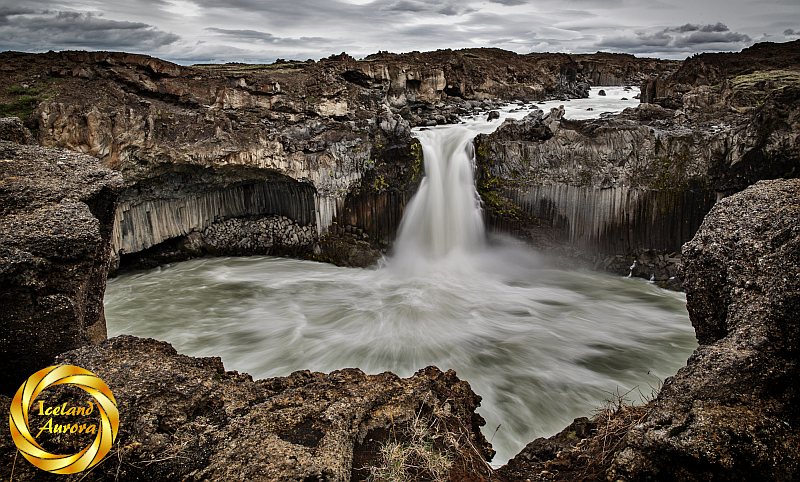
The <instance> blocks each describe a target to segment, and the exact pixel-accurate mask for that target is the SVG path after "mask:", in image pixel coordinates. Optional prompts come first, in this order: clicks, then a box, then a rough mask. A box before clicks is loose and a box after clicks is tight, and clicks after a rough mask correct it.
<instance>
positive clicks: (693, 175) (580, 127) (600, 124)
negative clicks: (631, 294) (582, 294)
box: [476, 45, 800, 287]
mask: <svg viewBox="0 0 800 482" xmlns="http://www.w3.org/2000/svg"><path fill="white" fill-rule="evenodd" d="M751 50H752V51H751ZM788 50H790V49H789V47H788V46H787V45H779V46H774V45H772V46H771V45H766V46H757V47H753V48H752V49H747V50H745V51H744V52H742V53H741V54H725V55H723V56H722V57H721V59H722V60H718V61H719V62H720V67H719V68H717V69H715V70H713V71H714V72H717V73H716V74H714V75H711V74H708V75H706V76H705V77H697V78H698V79H701V78H703V79H713V80H714V81H716V82H719V79H720V78H725V79H726V80H725V81H724V82H720V83H719V84H717V85H715V86H710V85H699V86H696V87H695V86H694V84H692V85H690V86H689V87H688V88H687V90H686V92H685V93H684V94H682V96H680V105H679V107H680V108H679V109H674V108H668V107H675V105H674V104H675V97H669V98H670V99H672V100H671V101H669V102H662V104H663V105H658V104H642V105H640V106H639V107H638V108H637V109H627V110H626V111H625V112H623V113H622V114H621V115H619V116H616V117H612V118H601V119H598V120H585V121H570V120H569V119H561V120H559V121H558V122H553V121H552V118H553V117H552V116H551V120H550V121H549V122H547V123H543V122H542V121H541V120H540V119H539V118H538V117H536V116H532V117H530V118H528V119H526V120H524V121H522V122H508V123H507V124H506V125H504V126H502V127H501V128H500V129H498V130H497V131H496V132H495V133H493V134H491V135H488V136H479V138H478V139H476V152H477V154H478V156H477V157H478V183H479V184H478V188H479V191H480V192H481V195H482V197H483V200H484V205H485V206H486V208H487V209H486V212H487V220H488V221H489V223H490V225H493V226H494V227H495V228H497V229H501V230H506V231H511V232H514V233H516V234H518V235H521V236H523V237H526V238H528V239H532V240H533V241H534V242H535V244H537V245H539V246H541V247H548V248H550V247H556V248H557V249H558V251H559V252H561V253H562V254H567V255H569V256H578V257H581V258H584V259H587V260H589V261H591V262H592V263H593V264H594V265H595V266H596V267H600V268H605V269H608V270H611V271H613V272H617V273H620V274H628V273H629V272H630V273H631V274H633V275H636V276H642V277H645V278H652V279H654V280H656V281H660V282H664V283H667V282H670V280H672V281H673V282H671V283H669V284H671V285H673V286H675V287H679V285H680V283H679V279H678V265H677V263H678V262H679V260H680V247H681V245H682V244H683V243H684V242H686V241H688V240H689V239H690V238H691V237H692V235H693V234H694V233H695V231H696V230H697V228H698V227H699V225H700V222H701V221H702V219H703V216H704V215H705V213H706V212H708V209H709V208H710V207H711V205H712V204H713V202H714V201H715V200H716V199H719V198H721V197H724V196H727V195H730V194H732V193H735V192H738V191H740V190H742V189H744V188H745V187H747V186H749V185H751V184H752V183H754V182H756V181H758V180H761V179H775V178H781V177H797V176H800V138H799V137H798V135H797V133H798V132H800V88H798V83H797V80H800V63H797V60H796V58H797V56H796V53H792V54H788V53H786V52H787V51H788ZM754 52H755V53H758V55H764V56H765V57H767V58H770V59H772V60H771V61H766V60H765V61H764V62H761V63H759V62H753V63H751V64H750V65H749V67H748V66H747V64H746V63H745V61H744V60H746V59H748V58H750V57H752V56H753V55H754ZM767 54H769V55H767ZM703 58H704V57H703V56H699V57H697V58H693V59H690V60H689V61H687V63H686V64H685V65H684V66H683V67H682V68H681V70H680V71H678V72H677V73H675V74H674V75H673V77H674V78H675V79H678V78H684V77H686V76H687V75H688V74H687V73H686V72H685V70H690V69H689V66H691V65H695V64H697V62H699V60H696V59H701V60H702V59H703ZM711 58H715V59H716V58H717V57H711ZM765 62H766V63H765ZM769 62H771V63H769ZM727 63H729V64H730V65H728V64H727ZM773 64H774V65H773ZM702 65H706V64H702ZM726 65H728V66H727V67H725V68H724V69H723V68H722V67H724V66H726ZM770 65H772V66H773V67H774V66H778V67H780V69H779V70H769V71H755V72H754V71H753V69H759V68H767V67H769V66H770ZM747 68H749V69H750V70H749V71H748V70H745V69H747ZM697 70H703V69H701V68H699V67H698V68H697ZM720 72H721V73H720ZM726 72H727V73H726ZM747 72H750V73H747ZM698 75H699V74H698ZM725 75H728V77H725ZM709 81H710V80H709ZM697 82H701V80H697ZM675 85H677V84H675ZM680 85H689V84H680ZM676 88H677V87H676ZM681 89H682V88H681ZM679 90H680V89H679ZM643 95H644V94H643ZM648 96H649V94H647V95H645V97H648ZM643 100H644V99H643ZM651 100H652V99H651ZM665 106H666V107H665ZM545 124H546V125H545ZM634 260H635V261H636V263H633V261H634Z"/></svg>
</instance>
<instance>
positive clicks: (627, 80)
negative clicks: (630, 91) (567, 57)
mask: <svg viewBox="0 0 800 482" xmlns="http://www.w3.org/2000/svg"><path fill="white" fill-rule="evenodd" d="M572 58H573V59H575V63H576V64H577V69H578V73H579V74H580V75H581V76H582V77H583V78H584V79H586V81H587V82H589V83H591V84H592V85H640V84H641V83H642V82H643V81H645V80H648V79H649V78H650V77H666V76H668V75H670V74H672V73H674V72H675V71H676V70H678V68H680V66H681V62H680V61H677V60H663V59H648V58H640V57H635V56H633V55H631V54H612V53H605V52H597V53H595V54H582V55H573V56H572Z"/></svg>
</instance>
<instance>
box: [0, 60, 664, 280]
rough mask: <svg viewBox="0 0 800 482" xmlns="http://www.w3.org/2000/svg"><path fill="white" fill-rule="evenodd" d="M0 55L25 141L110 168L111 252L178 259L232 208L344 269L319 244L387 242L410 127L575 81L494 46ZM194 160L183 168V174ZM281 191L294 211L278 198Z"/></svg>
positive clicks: (571, 73)
mask: <svg viewBox="0 0 800 482" xmlns="http://www.w3.org/2000/svg"><path fill="white" fill-rule="evenodd" d="M0 59H2V62H3V64H4V66H5V68H4V69H3V71H2V72H0V78H2V80H3V82H4V83H5V84H7V85H10V86H13V87H14V88H13V89H9V90H8V91H6V92H0V102H2V103H4V104H5V105H7V106H11V107H13V106H17V105H19V106H20V109H19V110H20V112H19V116H20V117H22V118H23V119H24V120H25V122H26V124H27V125H28V126H29V127H30V128H31V129H32V130H33V132H34V135H35V138H36V139H37V141H38V142H39V143H41V144H42V145H44V146H52V147H64V148H68V149H70V150H73V151H77V152H81V153H85V154H89V155H92V156H95V157H97V158H99V159H101V160H102V161H103V163H104V164H105V165H107V166H109V167H111V168H113V169H116V170H119V171H120V172H121V173H122V175H123V177H124V179H125V183H126V186H127V189H126V190H125V192H124V193H123V196H122V198H123V199H122V202H121V203H120V207H119V211H118V212H117V214H116V220H117V226H116V228H115V232H114V233H115V234H114V237H113V240H114V250H115V253H116V255H117V256H118V257H120V258H121V259H122V261H123V262H125V259H126V257H128V256H129V255H133V254H135V253H141V254H142V256H144V255H146V254H147V253H151V251H150V250H151V249H152V248H154V247H157V246H159V245H162V244H163V245H164V246H162V247H163V248H164V249H162V251H170V252H172V253H173V254H174V255H176V256H178V257H181V256H188V255H194V254H196V250H194V251H192V249H189V250H188V251H186V250H184V252H183V255H181V254H180V251H182V250H183V248H182V247H185V246H189V245H190V244H192V245H194V246H195V248H196V247H197V246H196V244H197V243H187V241H188V239H187V237H188V236H190V235H191V234H192V233H202V231H204V230H205V229H208V228H209V227H210V226H211V225H212V224H214V223H217V222H222V221H225V220H227V219H230V218H232V217H261V218H267V217H273V216H286V217H288V218H289V219H291V220H292V222H293V223H295V224H296V225H297V226H298V228H304V227H306V226H313V231H315V236H316V238H317V239H315V241H314V243H310V244H309V245H308V246H304V247H303V249H301V250H300V251H302V252H303V253H304V254H302V256H307V257H312V258H313V257H317V258H319V259H325V260H328V261H333V262H339V263H343V264H353V263H354V262H355V260H354V259H349V258H352V256H347V257H346V258H348V259H337V256H336V255H335V253H336V251H337V249H338V248H342V247H345V246H347V247H349V248H348V249H350V250H351V251H352V250H354V252H355V251H358V250H359V249H362V248H363V249H365V250H367V251H369V253H371V254H370V255H369V256H367V257H366V258H365V259H364V260H362V261H363V262H367V263H368V262H369V258H372V259H373V260H374V258H375V256H376V254H377V253H378V252H379V251H380V250H385V249H386V248H387V246H388V245H389V243H390V242H391V240H392V239H393V237H394V233H395V231H396V229H397V224H398V223H399V219H400V217H401V216H402V211H403V208H404V206H405V203H406V202H407V201H408V199H409V198H410V196H411V194H412V193H413V192H414V190H415V188H416V185H417V183H418V182H419V179H420V177H421V174H422V162H421V157H420V153H419V149H418V148H416V147H415V143H414V141H413V140H412V139H411V137H410V128H411V127H412V126H415V125H435V124H441V123H448V122H455V121H456V120H457V118H458V117H457V116H458V115H464V114H467V113H470V112H474V111H476V110H486V109H489V108H492V107H494V106H496V105H497V102H500V101H507V100H511V99H525V100H540V99H548V98H569V97H580V96H585V95H586V92H587V89H588V82H587V80H586V78H585V76H584V74H583V73H582V70H581V67H580V65H579V64H578V63H576V62H575V61H574V59H573V58H572V57H570V56H569V55H564V54H530V55H518V54H515V53H512V52H506V51H502V50H497V49H469V50H458V51H451V50H441V51H436V52H426V53H419V52H412V53H409V54H399V55H397V54H388V53H379V54H376V55H372V56H369V57H367V58H366V59H364V60H361V61H356V60H354V59H353V58H351V57H350V56H348V55H346V54H342V55H337V56H332V57H330V58H328V59H323V60H321V61H319V62H313V61H308V62H277V63H275V64H271V65H259V66H249V65H243V64H224V65H198V66H193V67H181V66H178V65H175V64H171V63H169V62H165V61H161V60H158V59H154V58H151V57H146V56H140V55H132V54H124V53H107V52H99V53H97V52H95V53H88V52H60V53H47V54H21V53H13V52H6V53H3V54H0ZM587 59H589V57H587ZM588 61H589V60H586V59H584V62H588ZM624 61H625V65H628V64H631V63H636V62H637V60H631V59H627V58H626V59H624ZM652 62H653V61H650V60H647V61H642V65H645V64H646V65H650V64H651V63H652ZM665 64H666V62H665ZM587 65H588V64H587ZM594 69H595V70H593V72H594V71H596V68H594ZM617 70H620V71H625V72H627V71H628V70H630V69H629V68H628V67H624V68H623V67H620V68H619V69H617ZM615 71H616V70H615ZM23 94H24V95H23ZM21 96H23V97H24V100H25V102H22V100H21V99H22V97H21ZM28 100H30V102H29V101H28ZM200 170H204V173H203V174H202V175H199V174H198V176H199V178H198V177H197V176H195V177H192V176H189V175H187V174H186V173H187V171H192V172H194V173H195V174H196V173H197V172H199V171H200ZM181 176H182V179H183V180H184V181H185V182H186V183H187V184H194V183H196V184H197V185H198V186H197V187H198V189H196V190H195V191H192V190H191V189H188V190H186V191H185V192H184V191H180V190H177V191H176V190H175V189H174V188H173V186H172V183H173V180H172V179H173V178H174V177H178V178H181ZM273 183H277V184H278V185H276V186H274V187H273V186H271V184H273ZM293 183H294V184H293ZM245 186H249V187H245ZM200 190H202V191H203V192H202V193H201V192H199V191H200ZM162 191H163V192H162ZM255 191H258V192H259V193H260V194H255ZM270 196H273V198H271V200H267V198H268V197H270ZM274 196H279V197H281V196H284V197H282V199H277V198H274ZM296 201H298V202H299V206H298V207H297V208H296V209H299V210H300V211H302V213H298V212H294V210H295V208H289V207H288V206H289V205H290V204H294V203H295V202H296ZM227 204H230V206H227ZM309 204H313V209H314V214H313V216H312V218H313V219H312V220H310V221H309V220H308V219H307V210H306V207H307V206H308V205H309ZM195 237H196V236H195ZM315 244H316V245H315ZM176 246H180V247H179V248H178V249H175V248H176ZM337 247H338V248H337ZM162 254H163V253H162ZM167 258H168V257H167ZM167 258H162V259H164V260H166V259H167Z"/></svg>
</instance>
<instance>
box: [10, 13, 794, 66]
mask: <svg viewBox="0 0 800 482" xmlns="http://www.w3.org/2000/svg"><path fill="white" fill-rule="evenodd" d="M797 38H800V0H652V1H650V0H537V1H525V0H485V1H471V0H439V1H435V2H434V1H424V0H230V1H222V0H79V1H59V0H24V1H21V0H0V51H3V50H20V51H28V52H43V51H47V50H65V49H70V50H122V51H126V52H137V53H144V54H149V55H153V56H156V57H161V58H164V59H168V60H172V61H175V62H178V63H182V64H189V63H196V62H228V61H244V62H271V61H273V60H275V59H276V58H285V59H307V58H313V59H319V58H321V57H327V56H328V55H330V54H333V53H339V52H343V51H346V52H348V53H350V54H351V55H353V56H355V57H361V56H364V55H366V54H369V53H373V52H376V51H378V50H388V51H391V52H407V51H411V50H422V51H424V50H435V49H440V48H465V47H499V48H503V49H507V50H513V51H516V52H520V53H527V52H545V51H549V52H575V53H580V52H595V51H598V50H603V51H610V52H629V53H634V54H637V55H640V56H654V57H666V58H678V59H681V58H685V57H686V56H688V55H691V54H693V53H695V52H707V51H731V50H733V51H736V50H740V49H742V48H744V47H747V46H749V45H751V44H753V43H754V42H759V41H765V40H766V41H776V42H782V41H786V40H794V39H797Z"/></svg>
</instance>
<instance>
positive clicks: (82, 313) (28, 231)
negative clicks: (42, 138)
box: [0, 121, 122, 394]
mask: <svg viewBox="0 0 800 482" xmlns="http://www.w3.org/2000/svg"><path fill="white" fill-rule="evenodd" d="M3 123H6V121H3ZM121 187H122V179H121V176H120V175H119V174H118V173H115V172H113V171H111V170H109V169H106V168H103V167H102V166H101V165H100V163H99V162H98V161H97V160H96V159H94V158H91V157H89V156H85V155H80V154H75V153H71V152H67V151H62V150H51V149H44V148H41V147H34V146H27V145H21V144H15V143H11V142H8V141H2V140H0V305H1V306H2V307H3V308H2V310H0V353H3V358H4V367H5V369H4V370H3V372H2V374H0V393H6V394H8V393H11V392H13V391H16V389H17V388H18V387H19V385H20V384H21V383H22V381H23V380H24V379H25V378H27V377H28V376H29V375H30V374H32V373H33V372H34V371H36V370H39V369H41V368H42V366H43V365H42V363H47V362H48V361H49V360H52V359H53V357H54V356H55V355H57V354H59V353H61V352H63V351H65V350H68V349H71V348H77V347H79V346H82V345H84V344H87V343H90V342H97V341H101V340H104V339H105V338H106V324H105V317H104V316H103V292H104V291H105V285H106V275H107V273H108V262H109V256H110V254H111V229H112V224H113V217H114V201H115V199H116V196H117V194H118V192H119V190H120V189H121Z"/></svg>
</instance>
